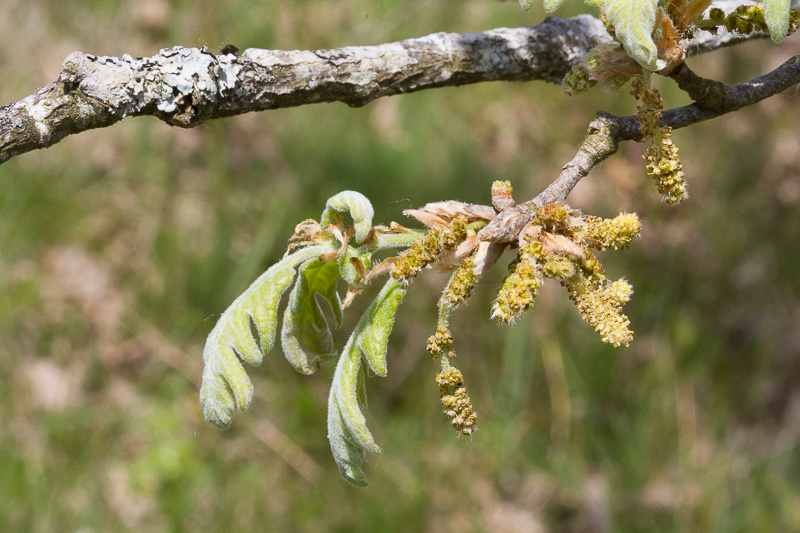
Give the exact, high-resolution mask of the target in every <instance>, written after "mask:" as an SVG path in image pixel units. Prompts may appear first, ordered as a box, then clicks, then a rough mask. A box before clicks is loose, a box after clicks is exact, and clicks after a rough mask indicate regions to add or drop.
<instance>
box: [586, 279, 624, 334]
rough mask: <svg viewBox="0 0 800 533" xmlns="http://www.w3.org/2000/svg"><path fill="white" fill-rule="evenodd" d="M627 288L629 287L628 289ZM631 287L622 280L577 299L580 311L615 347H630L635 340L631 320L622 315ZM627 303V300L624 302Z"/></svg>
mask: <svg viewBox="0 0 800 533" xmlns="http://www.w3.org/2000/svg"><path fill="white" fill-rule="evenodd" d="M626 286H627V287H626ZM632 292H633V291H632V289H631V288H630V285H628V284H627V282H626V281H624V280H620V281H619V282H615V283H612V284H610V285H609V286H607V287H604V288H601V289H598V290H595V291H590V292H587V293H584V294H582V295H580V296H578V298H577V302H576V303H577V305H578V311H580V313H581V316H582V317H583V319H584V320H586V322H588V323H589V324H590V325H591V326H592V327H593V328H594V329H595V331H596V332H597V333H599V334H600V336H601V337H602V339H603V342H607V343H609V344H611V345H613V346H620V345H625V346H628V345H629V344H630V342H631V341H632V340H633V332H632V331H631V330H630V324H631V322H630V320H629V319H628V317H627V316H625V315H624V314H623V313H622V305H621V304H622V303H623V300H622V299H629V298H630V294H631V293H632ZM624 301H627V300H624Z"/></svg>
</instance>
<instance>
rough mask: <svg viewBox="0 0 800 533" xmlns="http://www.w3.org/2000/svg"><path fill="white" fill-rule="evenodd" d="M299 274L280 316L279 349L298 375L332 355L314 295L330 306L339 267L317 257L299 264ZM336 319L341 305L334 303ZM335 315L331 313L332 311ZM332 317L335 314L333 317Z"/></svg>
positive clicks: (328, 336) (315, 367)
mask: <svg viewBox="0 0 800 533" xmlns="http://www.w3.org/2000/svg"><path fill="white" fill-rule="evenodd" d="M298 270H299V273H300V275H299V276H298V279H297V283H295V285H294V288H293V289H292V292H291V294H290V295H289V306H288V307H287V308H286V311H285V312H284V315H283V327H282V328H281V348H282V349H283V353H284V355H285V356H286V359H287V360H288V361H289V363H291V364H292V366H293V367H294V368H295V370H297V371H298V372H300V373H302V374H306V375H308V374H313V373H314V371H316V369H317V366H318V361H319V360H320V359H321V358H323V357H326V356H330V355H334V354H335V350H334V347H333V336H332V335H331V330H330V328H329V327H328V322H327V320H325V315H324V314H323V312H322V308H321V307H320V305H319V300H318V299H317V295H322V296H323V297H324V298H325V299H328V301H329V302H330V303H331V307H332V308H333V307H334V302H335V301H336V300H338V298H336V299H335V300H334V301H331V299H332V297H333V295H338V293H337V292H336V282H337V281H338V280H339V268H338V266H337V264H336V261H328V262H327V263H324V262H322V261H320V260H319V259H317V258H314V259H311V260H309V261H307V262H305V263H303V264H302V265H301V266H300V268H299V269H298ZM337 304H338V305H336V307H338V309H339V316H340V315H341V304H340V303H339V302H337ZM334 313H335V311H334ZM334 316H336V314H334Z"/></svg>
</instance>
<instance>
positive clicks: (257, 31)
mask: <svg viewBox="0 0 800 533" xmlns="http://www.w3.org/2000/svg"><path fill="white" fill-rule="evenodd" d="M569 9H571V8H570V7H567V9H565V10H564V12H563V13H559V14H560V15H562V16H568V15H571V14H573V12H571V11H569ZM541 17H542V13H541V11H540V10H534V11H533V12H532V13H528V14H525V13H522V12H520V10H519V8H518V7H517V6H516V5H515V4H513V3H512V4H497V3H493V2H490V1H488V0H464V1H459V2H454V1H450V0H448V1H444V0H429V1H426V2H410V1H405V2H400V1H397V0H380V1H377V2H374V1H373V2H366V1H364V0H348V1H346V2H343V1H335V2H334V1H333V0H306V1H298V2H271V1H270V2H245V1H243V0H194V1H192V2H188V1H182V0H172V1H167V0H143V1H141V2H123V3H116V2H105V1H101V0H93V1H85V2H80V3H74V2H57V1H55V0H37V1H33V2H27V1H23V0H5V1H4V2H2V4H0V34H1V35H3V39H2V40H1V41H0V65H2V68H3V82H2V83H0V101H2V103H8V102H11V101H14V100H18V99H20V98H23V97H25V96H26V95H28V94H30V93H31V92H33V90H34V89H35V88H37V87H39V86H42V85H44V84H46V83H48V82H50V81H52V80H54V79H55V77H56V76H57V75H58V72H59V70H60V65H61V62H62V61H63V59H64V58H65V57H66V56H67V54H68V53H69V52H71V51H73V50H76V49H78V50H83V51H86V52H92V53H95V54H104V55H121V54H123V53H130V54H132V55H134V56H136V55H152V54H154V53H155V52H157V50H158V49H159V48H161V47H166V46H172V45H175V44H182V45H186V46H199V45H207V46H208V47H209V48H210V49H218V48H219V47H221V46H222V45H224V44H227V43H233V44H235V45H236V46H238V47H239V48H241V49H245V48H248V47H259V48H282V49H293V48H300V49H302V48H311V49H314V48H323V47H338V46H346V45H355V44H377V43H380V42H386V41H390V40H397V39H403V38H408V37H416V36H421V35H425V34H427V33H430V32H435V31H480V30H485V29H489V28H493V27H497V26H502V25H506V26H520V25H532V24H535V23H536V22H537V21H539V20H540V19H541ZM797 42H798V40H797V37H796V36H795V37H793V38H789V39H787V40H786V41H785V42H784V43H783V45H782V46H779V47H776V46H774V45H772V44H771V43H769V42H759V43H750V44H747V45H744V46H739V47H736V48H734V49H729V50H725V51H721V52H718V53H716V54H713V55H712V56H703V57H698V58H695V59H692V60H691V64H692V66H693V68H695V70H696V71H698V72H699V73H700V74H702V75H706V76H711V77H718V78H720V79H722V80H723V81H727V82H737V81H743V80H745V79H749V78H750V77H752V76H754V75H757V74H760V73H764V72H766V71H768V70H770V69H771V68H774V67H775V66H777V65H778V64H780V63H781V62H782V61H783V60H784V59H785V58H787V57H788V56H789V55H791V54H794V53H796V48H797ZM661 88H662V90H663V93H664V95H665V97H666V100H667V105H668V106H675V105H679V104H682V103H685V98H683V97H682V96H681V95H680V94H678V93H677V92H676V91H675V90H674V87H673V86H672V85H671V84H670V83H667V82H665V81H663V80H662V82H661ZM599 109H606V110H609V111H612V112H618V113H625V114H628V113H631V112H633V109H634V104H633V101H632V98H631V97H629V96H628V95H627V88H623V89H622V90H620V91H619V93H618V94H607V93H603V92H602V90H599V89H598V90H595V91H594V92H593V93H590V94H588V95H586V96H583V97H579V98H576V99H568V98H567V97H565V96H563V95H562V94H561V91H560V88H559V87H557V86H552V85H546V84H543V83H529V84H511V83H493V84H482V85H477V86H468V87H462V88H451V89H440V90H433V91H426V92H422V93H418V94H412V95H406V96H402V97H394V98H388V99H384V100H381V101H377V102H374V103H372V104H370V105H368V106H366V107H364V108H361V109H350V108H347V107H346V106H344V105H341V104H330V105H328V104H325V105H318V106H308V107H304V108H299V109H287V110H280V111H273V112H269V113H261V114H255V115H248V116H242V117H237V118H233V119H229V120H225V121H217V122H212V123H209V124H207V125H206V126H204V127H201V128H198V129H195V130H178V129H171V128H169V127H168V126H166V125H164V124H162V123H159V122H158V121H156V120H150V119H130V120H129V121H125V122H123V123H121V124H119V125H117V126H115V127H114V128H111V129H108V130H103V131H92V132H87V133H84V134H81V135H79V136H75V137H71V138H68V139H67V140H65V141H63V142H62V143H60V144H59V145H57V146H56V147H54V148H51V149H49V150H46V151H41V152H36V153H29V154H26V155H23V156H21V157H19V158H16V159H13V160H12V161H10V162H8V163H6V164H4V165H2V166H0V339H2V342H0V494H2V498H0V530H2V531H32V532H49V531H121V530H135V531H251V530H252V531H299V532H302V531H309V532H311V531H314V532H316V531H342V532H354V531H386V532H389V531H444V532H448V531H452V532H456V531H458V532H464V531H492V532H516V531H526V532H538V531H632V532H633V531H718V532H734V531H800V495H799V494H800V447H799V446H798V438H800V385H798V383H800V328H798V327H797V326H798V324H800V305H799V303H798V300H799V299H800V269H798V267H797V265H798V264H799V263H800V246H798V243H800V217H798V216H797V213H798V207H800V156H798V151H797V139H798V127H797V117H798V116H800V98H798V96H797V90H796V88H795V89H793V90H791V91H789V92H787V93H785V94H784V95H781V96H778V97H775V98H772V99H771V100H768V101H766V102H764V103H762V104H760V105H758V106H756V107H754V108H751V109H746V110H744V111H741V112H739V113H736V114H734V115H730V116H727V117H724V118H722V119H718V120H715V121H713V122H709V123H704V124H700V125H698V126H696V127H693V128H691V129H689V130H681V131H677V132H676V133H675V142H676V144H677V145H678V146H679V147H680V148H681V156H682V159H683V162H684V165H685V169H686V173H687V177H688V179H689V186H690V193H691V197H690V199H689V201H688V202H686V203H685V204H684V205H681V206H679V207H667V206H664V205H661V204H660V203H659V201H658V194H657V193H656V191H655V187H654V186H653V185H652V183H650V182H649V178H648V177H647V176H645V175H644V170H643V162H642V160H641V155H642V149H641V147H640V146H637V145H632V144H630V145H625V146H624V147H623V148H622V150H621V151H620V153H619V154H617V155H616V156H615V157H613V158H612V159H610V160H609V161H607V162H606V163H605V164H604V165H603V166H602V167H600V168H599V169H596V171H595V172H594V173H593V174H592V175H591V176H590V177H589V178H587V179H586V180H584V182H583V183H581V184H580V186H579V187H578V188H577V189H576V190H575V191H574V193H573V194H572V196H571V197H570V202H571V204H572V205H573V207H578V208H581V209H584V210H585V211H587V212H590V213H592V214H598V215H602V216H613V215H615V214H616V213H617V212H618V211H620V210H629V211H630V210H633V211H636V212H638V213H639V214H640V216H641V217H642V218H643V222H644V232H643V238H642V239H641V240H639V241H637V242H636V243H634V245H633V246H632V248H631V249H630V250H629V251H626V252H624V253H616V254H607V255H606V256H605V257H604V262H605V263H606V267H607V270H608V272H609V275H610V276H611V277H619V276H625V277H627V278H628V279H629V280H630V281H631V282H632V283H633V285H634V287H635V289H636V293H635V295H634V299H633V301H632V302H631V303H630V304H628V306H627V307H626V311H627V312H628V314H629V315H630V317H631V320H632V323H633V328H634V330H635V331H636V339H635V340H634V342H633V345H632V346H631V348H629V349H613V348H610V347H608V346H606V345H603V344H602V343H601V342H600V340H599V339H598V338H597V336H596V334H595V333H594V332H593V331H592V330H591V328H590V327H588V326H587V325H586V324H584V323H583V322H582V321H581V320H580V318H579V316H578V314H577V313H576V311H575V309H574V308H573V306H572V305H571V304H570V303H569V302H568V301H567V299H566V298H565V295H564V293H563V291H562V290H561V289H560V288H558V287H550V288H549V289H547V290H545V291H544V292H543V294H542V295H541V296H540V298H539V301H538V302H537V305H536V307H535V308H534V309H533V310H532V311H531V312H529V313H528V315H527V316H526V318H525V319H524V320H523V321H522V322H521V323H520V324H519V325H518V326H517V327H514V328H505V327H499V326H497V325H496V324H494V323H492V322H491V321H490V320H488V310H489V305H490V302H491V300H492V298H493V296H494V293H495V292H496V290H497V288H498V286H499V283H500V280H501V279H502V270H503V267H502V265H500V266H499V267H496V269H495V270H497V272H493V273H492V275H490V276H488V277H487V278H486V280H484V282H483V283H482V284H481V287H479V290H478V291H477V292H476V294H475V295H474V296H473V298H472V300H471V302H470V303H469V305H467V306H465V307H463V308H462V309H459V310H458V311H457V312H456V314H455V315H454V317H453V321H454V323H453V328H452V329H453V333H454V335H455V337H456V348H457V350H458V353H459V358H458V359H459V360H458V361H457V364H458V366H459V368H461V370H462V371H463V373H464V376H465V379H466V383H467V386H468V388H469V390H470V395H471V396H472V399H473V402H474V404H475V406H476V409H477V411H478V414H479V417H480V418H479V425H480V431H478V432H477V433H476V434H475V435H474V436H473V437H472V438H468V439H457V438H456V435H455V432H453V431H452V429H451V428H449V427H448V424H447V420H446V418H445V417H444V415H443V414H442V413H441V410H440V405H439V399H438V391H437V388H436V385H435V383H434V381H433V377H434V375H435V373H436V371H437V368H436V367H437V365H436V364H435V363H433V362H432V361H430V360H429V359H430V358H429V356H428V355H427V354H426V352H425V339H426V338H427V336H428V335H429V334H430V333H431V332H432V330H433V324H434V316H435V302H436V298H437V292H438V291H439V290H440V289H441V287H442V285H443V283H444V281H445V278H444V277H443V276H442V275H441V274H436V273H434V272H429V273H426V274H425V275H423V276H422V277H421V279H420V280H418V281H417V282H416V283H415V284H414V285H412V287H411V290H410V292H409V296H408V297H407V298H406V303H405V304H404V306H403V307H402V308H401V312H400V315H399V316H400V318H399V320H398V323H397V325H396V328H395V331H394V333H393V335H392V338H391V346H390V350H389V376H388V377H387V378H385V379H382V380H381V379H373V380H370V381H369V383H368V388H369V393H370V405H369V409H368V410H367V417H368V419H369V421H370V427H371V429H372V430H373V432H374V434H375V436H376V439H377V440H378V443H379V444H380V445H381V446H382V448H383V455H380V456H371V457H369V458H368V463H367V470H366V472H367V476H368V478H369V481H370V486H369V487H367V488H366V489H358V488H354V487H351V486H349V485H348V484H347V483H345V482H344V481H342V480H341V479H340V478H339V476H338V473H337V471H336V467H335V465H334V463H333V460H332V459H331V457H330V450H329V447H328V442H327V439H326V426H325V416H326V399H327V391H328V383H329V379H330V376H331V374H332V368H331V367H330V366H328V367H324V368H323V369H321V370H320V372H319V373H318V375H317V376H314V377H312V378H306V377H303V376H300V375H298V374H295V373H294V371H293V370H292V369H291V368H290V366H289V365H288V364H287V363H286V362H285V361H284V360H283V356H282V355H281V354H280V353H279V351H277V350H276V351H275V352H274V353H272V354H271V356H270V357H267V358H266V360H265V362H264V364H263V365H262V367H260V368H258V369H251V370H250V373H251V376H252V377H253V379H254V385H255V389H256V399H255V401H254V404H253V406H252V407H251V409H250V410H249V411H248V412H246V413H240V414H239V415H238V416H237V418H236V420H235V422H234V425H233V427H232V429H231V430H229V431H227V432H220V431H218V430H217V429H215V428H214V427H213V426H212V425H210V424H207V423H205V422H204V421H203V419H202V415H201V413H200V409H199V405H198V400H197V392H198V387H199V378H200V372H201V352H202V346H203V343H204V340H205V336H206V335H207V334H208V332H209V331H210V329H211V327H212V326H213V324H214V321H215V320H216V318H217V316H218V314H219V313H221V312H222V311H223V310H224V309H225V307H226V306H227V305H228V304H229V303H230V302H231V301H232V300H233V299H234V298H235V297H236V296H237V295H238V294H239V293H240V292H241V291H242V290H243V289H244V288H245V287H246V286H247V285H248V284H249V283H250V281H251V280H253V279H254V278H255V277H256V276H257V275H258V274H259V273H260V272H261V271H263V270H264V269H265V268H266V267H267V266H268V265H269V264H270V263H271V262H272V261H274V260H276V259H277V258H279V257H280V256H281V255H282V253H283V250H284V246H285V242H286V239H287V238H288V236H289V235H290V234H291V232H292V229H293V227H294V224H296V223H297V222H298V221H300V220H302V219H304V218H308V217H315V218H316V217H318V216H319V213H320V212H321V210H322V207H323V205H324V201H325V199H326V198H328V197H329V196H331V195H332V194H334V193H336V192H338V191H340V190H343V189H356V190H358V191H360V192H363V193H364V194H366V195H367V196H368V197H369V198H370V199H371V200H372V202H373V204H374V205H375V207H376V221H378V222H384V223H388V222H389V221H390V220H396V221H399V222H401V223H409V222H408V221H406V220H404V219H403V217H402V215H401V211H402V210H403V209H405V208H408V207H412V206H418V205H422V204H424V203H426V202H429V201H437V200H443V199H459V200H464V201H472V202H481V203H486V202H487V201H488V198H489V186H490V184H491V182H492V181H493V180H495V179H510V180H512V182H513V183H514V185H515V195H516V196H517V198H518V199H519V200H521V199H527V198H531V197H533V196H534V195H535V194H536V193H537V192H538V191H539V190H541V189H542V188H543V187H544V186H545V185H546V184H547V183H548V182H549V181H550V180H551V179H552V178H553V177H554V176H555V175H556V173H557V172H558V170H559V168H560V167H561V165H562V164H563V163H564V162H565V161H567V160H568V159H569V158H570V157H571V156H572V155H573V152H574V150H575V148H576V147H577V145H578V143H579V142H580V140H581V139H582V137H583V135H584V131H585V127H586V125H587V124H588V121H589V120H590V118H591V117H592V116H593V115H594V112H595V111H597V110H599ZM368 300H369V295H366V296H362V297H361V298H360V299H359V300H358V301H357V302H356V304H355V305H354V307H355V309H353V310H351V312H350V313H349V314H348V315H347V317H348V318H347V319H346V320H349V322H348V323H346V324H345V327H344V328H343V330H342V331H341V332H340V340H339V345H341V344H342V343H343V341H344V338H345V337H344V336H345V335H346V332H347V331H349V330H348V327H349V328H352V325H353V324H354V323H355V321H356V320H357V316H358V313H359V311H360V310H362V309H364V308H365V306H366V305H367V303H368Z"/></svg>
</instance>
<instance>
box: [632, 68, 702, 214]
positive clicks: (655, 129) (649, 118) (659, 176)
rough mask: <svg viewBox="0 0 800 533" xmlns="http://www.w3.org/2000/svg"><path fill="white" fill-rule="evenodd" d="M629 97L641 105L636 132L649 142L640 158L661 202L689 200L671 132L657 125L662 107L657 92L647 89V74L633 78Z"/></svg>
mask: <svg viewBox="0 0 800 533" xmlns="http://www.w3.org/2000/svg"><path fill="white" fill-rule="evenodd" d="M631 94H633V95H634V96H635V97H636V99H637V100H640V102H641V104H640V105H639V106H638V108H637V117H638V118H639V130H640V131H641V132H642V136H643V137H644V140H645V141H648V142H649V144H648V147H647V151H646V152H645V155H644V156H642V157H643V158H644V159H645V161H646V162H647V163H646V164H645V168H646V169H647V173H648V174H650V176H652V177H653V180H654V181H655V184H656V188H657V189H658V192H659V193H661V201H662V202H664V203H667V204H676V203H680V202H682V201H683V200H685V199H687V198H688V197H689V192H688V190H687V187H686V179H685V178H686V175H685V174H684V173H683V165H682V164H681V161H680V159H679V158H678V147H677V146H675V144H674V143H673V142H672V128H670V127H669V126H663V127H662V126H661V124H660V122H661V111H662V110H663V109H664V103H663V100H662V98H661V95H660V94H659V92H658V89H654V88H650V82H649V73H646V74H642V75H640V76H637V77H635V78H634V80H633V85H632V89H631Z"/></svg>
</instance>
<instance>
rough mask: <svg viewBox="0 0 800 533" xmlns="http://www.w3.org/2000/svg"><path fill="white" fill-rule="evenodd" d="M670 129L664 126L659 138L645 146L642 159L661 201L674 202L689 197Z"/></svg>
mask: <svg viewBox="0 0 800 533" xmlns="http://www.w3.org/2000/svg"><path fill="white" fill-rule="evenodd" d="M670 133H671V129H670V128H669V126H665V127H664V128H663V129H662V132H661V135H660V136H659V137H660V139H654V141H653V143H652V144H650V146H648V147H647V151H646V152H645V154H644V156H643V157H644V159H645V161H647V164H646V168H647V173H648V174H650V175H651V176H653V179H654V180H655V182H656V188H657V189H658V192H659V193H661V201H662V202H664V203H667V204H676V203H679V202H682V201H683V200H685V199H687V198H688V197H689V192H688V190H687V187H686V180H685V174H684V173H683V165H682V164H681V161H680V159H679V158H678V147H677V146H675V145H674V144H673V142H672V139H671V138H670Z"/></svg>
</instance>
